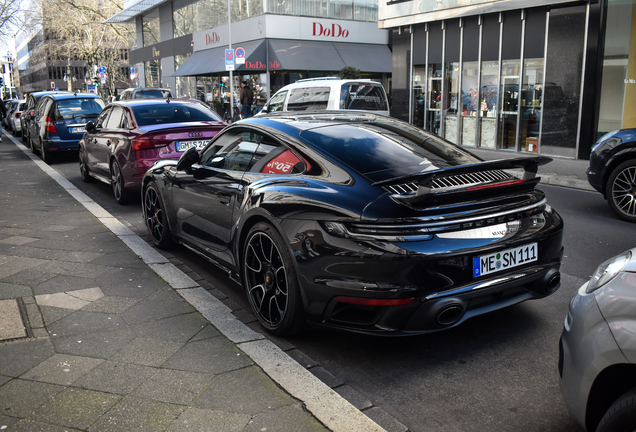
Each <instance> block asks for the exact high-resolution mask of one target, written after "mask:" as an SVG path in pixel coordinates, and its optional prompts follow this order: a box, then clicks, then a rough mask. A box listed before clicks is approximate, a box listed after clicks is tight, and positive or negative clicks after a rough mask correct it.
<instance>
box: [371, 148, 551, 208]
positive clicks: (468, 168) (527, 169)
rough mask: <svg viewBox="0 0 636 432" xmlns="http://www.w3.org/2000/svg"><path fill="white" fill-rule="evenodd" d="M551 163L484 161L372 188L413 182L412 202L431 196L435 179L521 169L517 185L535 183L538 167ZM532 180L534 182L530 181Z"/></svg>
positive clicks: (501, 182) (497, 182)
mask: <svg viewBox="0 0 636 432" xmlns="http://www.w3.org/2000/svg"><path fill="white" fill-rule="evenodd" d="M550 162H552V158H549V157H546V156H534V157H524V158H514V159H500V160H494V161H485V162H480V163H475V164H469V165H460V166H456V167H449V168H442V169H438V170H434V171H426V172H420V173H417V174H411V175H407V176H402V177H394V178H391V179H387V180H382V181H378V182H375V183H373V186H390V185H395V184H403V183H409V182H415V183H417V184H418V188H417V192H416V193H415V196H414V197H413V198H415V200H414V201H421V200H422V199H425V197H426V196H428V195H429V194H431V189H432V184H433V181H434V180H436V179H441V178H444V177H452V176H457V175H461V174H471V173H477V172H483V171H493V170H506V169H516V168H523V170H524V173H523V177H522V178H521V180H519V181H518V182H519V183H525V182H527V183H537V182H538V180H539V179H538V178H536V179H535V177H536V175H537V171H538V169H539V166H540V165H545V164H547V163H550ZM532 180H534V181H532ZM513 183H516V182H511V181H510V180H509V179H506V180H494V181H492V182H490V183H489V185H492V186H497V185H501V186H502V187H503V186H509V185H512V184H513ZM478 187H479V186H475V185H471V186H469V187H467V188H461V187H460V188H458V189H459V190H457V191H456V192H459V191H466V190H470V189H476V188H478Z"/></svg>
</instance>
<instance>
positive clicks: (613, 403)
mask: <svg viewBox="0 0 636 432" xmlns="http://www.w3.org/2000/svg"><path fill="white" fill-rule="evenodd" d="M635 330H636V248H634V249H630V250H628V251H626V252H624V253H622V254H620V255H617V256H615V257H613V258H611V259H609V260H607V261H605V262H604V263H602V264H601V265H600V266H598V268H597V269H596V271H595V272H594V274H593V276H592V278H591V279H590V280H589V281H588V282H586V283H585V284H584V285H583V286H582V287H581V288H579V290H578V291H577V292H576V294H575V295H574V297H573V298H572V301H571V302H570V308H569V312H568V315H567V317H566V318H565V325H564V328H563V333H562V335H561V340H560V344H559V348H560V349H559V373H560V376H561V382H560V386H561V394H562V395H563V399H564V400H565V402H566V404H567V405H568V407H569V409H570V412H571V413H572V414H573V415H574V417H575V418H576V420H577V421H578V422H579V423H580V424H581V425H582V426H583V427H584V428H585V430H587V431H590V432H592V431H596V432H622V431H633V430H636V339H634V332H635Z"/></svg>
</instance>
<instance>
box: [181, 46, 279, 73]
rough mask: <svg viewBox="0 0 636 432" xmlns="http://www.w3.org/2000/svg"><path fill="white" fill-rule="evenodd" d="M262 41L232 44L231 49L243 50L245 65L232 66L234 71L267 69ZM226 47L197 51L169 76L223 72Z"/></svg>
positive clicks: (264, 47)
mask: <svg viewBox="0 0 636 432" xmlns="http://www.w3.org/2000/svg"><path fill="white" fill-rule="evenodd" d="M266 46H267V45H266V43H265V40H264V39H261V40H256V41H251V42H241V43H237V44H232V48H234V49H236V48H243V49H244V50H245V64H237V65H234V68H235V69H234V70H235V71H244V70H247V71H252V70H258V71H263V70H265V69H267V52H266V51H265V50H266ZM227 48H228V46H227V45H226V46H224V47H218V48H212V49H208V50H203V51H197V52H195V53H193V54H192V55H191V56H190V58H188V59H187V60H186V61H185V63H183V65H181V67H180V68H179V69H177V70H176V71H175V72H174V73H173V74H172V75H171V76H173V77H177V76H195V75H209V74H213V73H219V72H225V50H226V49H227Z"/></svg>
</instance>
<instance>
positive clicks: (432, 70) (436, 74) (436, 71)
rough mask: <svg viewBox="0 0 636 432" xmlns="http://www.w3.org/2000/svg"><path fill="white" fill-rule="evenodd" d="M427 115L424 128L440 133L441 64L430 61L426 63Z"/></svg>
mask: <svg viewBox="0 0 636 432" xmlns="http://www.w3.org/2000/svg"><path fill="white" fill-rule="evenodd" d="M426 100H427V101H428V115H427V117H426V130H428V131H430V132H433V133H434V134H435V135H440V133H441V130H440V129H441V118H442V116H441V111H442V64H441V63H432V64H429V65H428V97H427V98H426Z"/></svg>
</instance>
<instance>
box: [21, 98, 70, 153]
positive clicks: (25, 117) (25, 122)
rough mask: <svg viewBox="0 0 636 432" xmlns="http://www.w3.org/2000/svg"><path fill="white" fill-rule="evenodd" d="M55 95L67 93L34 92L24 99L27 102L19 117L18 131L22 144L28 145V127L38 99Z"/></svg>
mask: <svg viewBox="0 0 636 432" xmlns="http://www.w3.org/2000/svg"><path fill="white" fill-rule="evenodd" d="M56 93H59V94H61V93H68V92H55V91H41V92H34V93H30V94H29V95H28V96H27V97H26V101H27V106H26V108H25V110H24V111H23V114H22V115H21V116H20V125H21V127H20V129H22V142H23V143H25V144H27V145H29V126H30V125H31V122H32V121H33V115H34V114H35V107H36V106H37V104H38V102H40V99H41V98H42V96H45V95H48V94H56Z"/></svg>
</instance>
